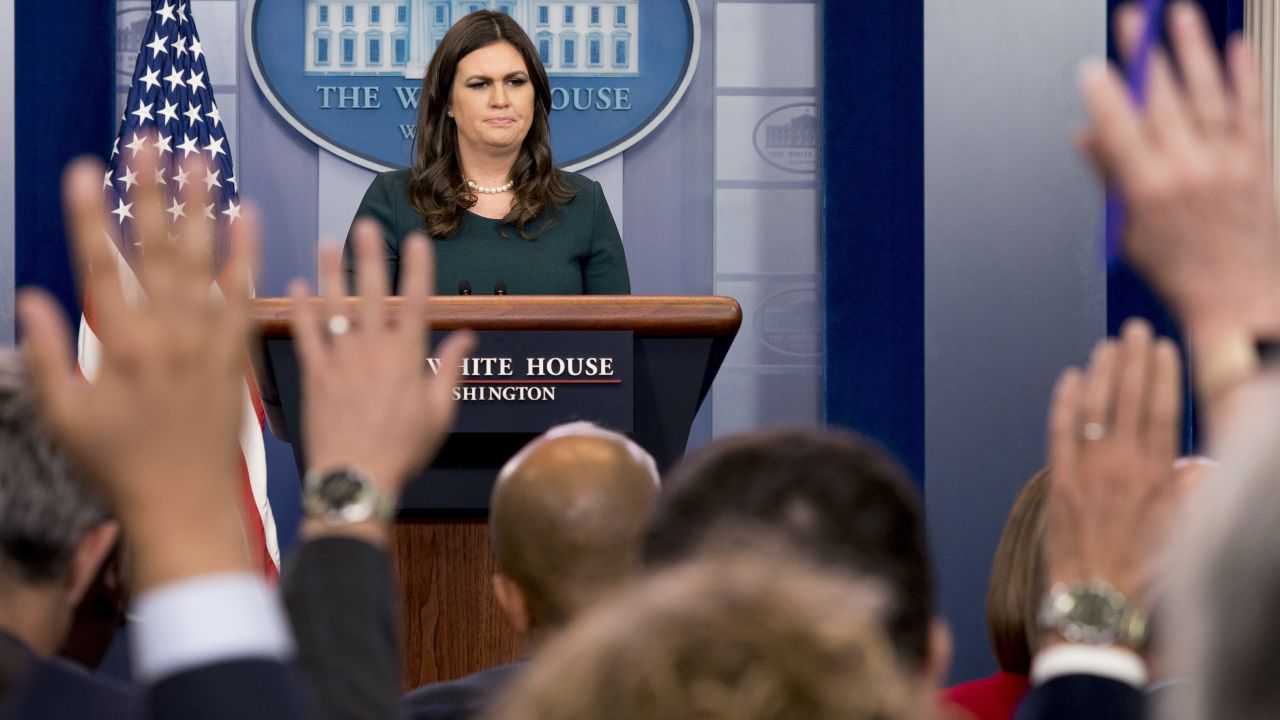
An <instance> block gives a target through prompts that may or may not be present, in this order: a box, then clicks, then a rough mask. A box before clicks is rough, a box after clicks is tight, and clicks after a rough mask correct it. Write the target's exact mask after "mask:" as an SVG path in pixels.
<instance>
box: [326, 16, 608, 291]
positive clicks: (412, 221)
mask: <svg viewBox="0 0 1280 720" xmlns="http://www.w3.org/2000/svg"><path fill="white" fill-rule="evenodd" d="M550 107H551V85H550V83H549V82H548V81H547V73H546V70H545V69H544V68H543V65H542V61H541V59H540V58H539V56H538V53H537V50H535V49H534V46H533V43H532V42H531V41H530V40H529V36H528V35H526V34H525V32H524V30H522V29H521V28H520V26H519V25H517V24H516V22H515V21H514V20H512V19H511V18H510V17H508V16H507V15H505V14H503V13H500V12H494V11H480V12H475V13H472V14H470V15H467V16H466V17H464V18H462V19H461V20H459V21H458V23H457V24H456V25H454V26H453V28H452V29H450V30H449V32H448V33H446V34H445V36H444V38H443V39H442V40H441V41H440V45H439V47H438V48H437V49H436V51H435V54H434V55H433V56H432V58H431V64H430V65H429V66H428V68H427V72H426V75H425V76H424V77H423V79H422V93H421V97H420V100H419V105H418V128H417V135H416V137H415V140H414V162H413V166H412V167H410V168H407V169H404V170H393V171H391V172H384V173H380V174H379V175H378V176H377V177H376V178H374V180H373V184H371V185H370V186H369V189H368V190H367V191H366V192H365V195H364V199H363V200H362V201H361V202H360V207H359V209H358V210H356V218H357V219H359V218H364V217H369V218H373V219H375V220H377V221H378V222H380V223H381V224H382V227H383V229H384V232H385V233H386V235H385V237H386V242H387V263H388V272H389V277H390V278H391V279H392V281H393V282H396V283H398V279H399V270H400V267H399V265H400V263H399V257H400V252H399V249H400V243H401V241H402V240H403V238H404V237H405V236H406V235H407V234H409V233H411V232H414V231H418V232H424V233H426V234H427V235H428V236H429V237H431V238H432V240H433V242H432V244H433V245H434V249H435V256H436V292H438V293H441V294H454V293H460V294H470V293H474V294H477V295H488V294H504V293H510V294H513V295H516V294H520V295H526V294H528V295H579V294H590V295H625V294H629V293H630V292H631V281H630V278H629V276H628V275H627V259H626V255H625V254H624V253H623V249H622V239H621V237H619V235H618V227H617V225H616V224H615V223H614V221H613V215H612V213H610V212H609V205H608V203H607V202H606V201H605V197H604V192H603V191H602V190H601V188H600V184H599V183H597V182H595V181H593V180H589V179H587V178H585V177H583V176H581V175H578V174H575V173H570V172H564V171H563V170H559V169H557V168H556V167H555V166H554V165H553V164H552V161H551V127H550V123H549V121H548V111H549V109H550ZM343 258H344V263H345V265H346V268H347V272H348V279H349V282H351V283H354V278H355V274H354V263H355V257H354V249H353V248H352V243H351V238H350V236H348V239H347V245H346V248H345V249H344V251H343Z"/></svg>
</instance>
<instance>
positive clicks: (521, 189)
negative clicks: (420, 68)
mask: <svg viewBox="0 0 1280 720" xmlns="http://www.w3.org/2000/svg"><path fill="white" fill-rule="evenodd" d="M498 42H508V43H511V44H512V45H513V46H515V48H516V50H517V51H518V52H519V53H520V55H521V57H523V58H524V64H525V66H526V67H527V68H528V71H529V81H530V82H531V83H532V84H533V91H534V102H533V118H532V122H531V124H530V127H529V134H528V135H526V136H525V139H524V143H523V144H522V145H521V147H520V155H519V157H517V158H516V163H515V165H514V166H513V167H512V168H511V180H512V181H513V182H514V183H515V190H514V192H515V196H516V197H515V202H514V203H512V205H511V212H509V213H507V216H506V217H504V218H503V219H502V222H503V224H506V225H514V226H515V228H516V230H517V231H519V233H520V237H522V238H524V239H525V240H532V239H533V236H531V235H530V234H529V233H528V232H527V230H526V225H527V224H528V223H529V222H530V221H532V220H533V219H534V218H536V217H538V215H539V214H541V213H542V211H543V210H546V209H548V208H556V209H558V208H559V206H561V205H564V204H565V203H567V202H569V201H570V200H572V199H573V198H574V195H575V193H574V191H573V190H572V189H570V188H569V186H568V185H566V184H565V182H564V179H563V178H562V177H561V175H560V171H559V170H557V169H556V168H555V165H553V164H552V162H551V124H550V121H549V120H548V117H547V115H548V113H549V112H550V109H551V83H550V82H548V80H547V71H546V69H545V68H543V66H542V59H541V58H540V57H539V56H538V51H537V50H536V49H535V48H534V47H533V42H532V41H530V40H529V36H528V35H526V34H525V32H524V30H522V29H521V28H520V26H519V25H517V24H516V21H515V20H512V19H511V18H510V17H508V16H507V15H506V14H505V13H500V12H497V11H494V10H481V11H479V12H474V13H471V14H470V15H467V16H466V17H464V18H462V19H461V20H459V21H458V23H457V24H456V25H454V26H453V27H452V28H450V29H449V32H447V33H445V36H444V38H443V39H442V40H441V41H440V46H439V47H437V48H436V51H435V53H434V54H433V55H432V56H431V64H430V65H428V66H427V73H426V75H424V76H423V77H422V92H421V98H420V101H419V103H418V129H417V134H416V135H415V137H414V161H413V176H412V178H411V179H410V180H409V191H408V197H407V198H406V199H407V200H408V201H409V205H410V206H411V207H413V209H414V210H416V211H417V212H418V213H419V214H420V215H422V216H423V217H424V218H426V221H427V231H428V232H429V233H430V234H431V236H432V237H436V238H447V237H449V236H451V235H453V234H454V233H455V232H457V230H458V224H459V223H460V222H461V221H462V214H463V213H464V212H466V211H467V209H469V208H471V207H474V206H475V204H476V195H475V193H473V192H471V190H470V189H469V188H468V187H467V185H466V181H465V180H464V179H463V177H462V168H461V165H460V164H459V161H458V129H457V126H456V125H454V123H453V122H452V121H450V120H449V118H448V117H446V115H445V113H446V108H448V105H449V98H450V94H451V92H452V90H453V78H454V76H455V75H456V74H457V71H458V63H459V62H460V61H461V60H462V58H464V57H466V56H467V55H470V54H471V53H473V52H475V51H476V50H479V49H480V48H482V47H487V46H489V45H492V44H494V43H498Z"/></svg>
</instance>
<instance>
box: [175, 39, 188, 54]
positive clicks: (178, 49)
mask: <svg viewBox="0 0 1280 720" xmlns="http://www.w3.org/2000/svg"><path fill="white" fill-rule="evenodd" d="M186 54H187V39H186V38H185V37H182V36H181V35H179V36H178V39H177V40H174V41H173V56H174V57H182V56H183V55H186Z"/></svg>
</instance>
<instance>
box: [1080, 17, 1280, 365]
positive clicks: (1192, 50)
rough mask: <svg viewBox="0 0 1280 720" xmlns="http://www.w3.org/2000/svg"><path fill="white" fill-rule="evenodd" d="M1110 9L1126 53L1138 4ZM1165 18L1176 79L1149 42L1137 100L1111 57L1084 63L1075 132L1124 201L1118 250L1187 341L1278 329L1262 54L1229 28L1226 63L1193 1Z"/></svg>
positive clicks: (1279, 225) (1277, 253)
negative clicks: (1142, 95)
mask: <svg viewBox="0 0 1280 720" xmlns="http://www.w3.org/2000/svg"><path fill="white" fill-rule="evenodd" d="M1117 19H1118V20H1119V22H1118V23H1117V27H1118V28H1119V37H1118V40H1119V41H1120V45H1121V48H1122V51H1124V52H1127V53H1131V52H1132V48H1133V47H1134V46H1135V45H1136V44H1137V39H1136V38H1137V37H1138V35H1139V34H1140V28H1141V25H1142V13H1141V10H1139V9H1138V8H1137V7H1136V5H1130V6H1127V7H1125V8H1124V9H1123V10H1122V12H1121V13H1120V15H1119V16H1118V18H1117ZM1169 21H1170V22H1169V35H1170V38H1171V41H1172V47H1173V51H1174V54H1175V59H1176V61H1177V65H1178V67H1179V69H1180V71H1181V72H1180V76H1181V82H1179V80H1178V79H1176V78H1175V75H1174V72H1173V70H1172V68H1171V63H1170V60H1169V58H1168V57H1167V56H1166V55H1165V54H1164V53H1162V52H1160V51H1156V52H1154V53H1153V55H1152V57H1151V59H1150V65H1149V73H1148V82H1147V96H1146V105H1145V107H1137V106H1136V105H1135V103H1134V101H1133V99H1132V98H1131V96H1130V94H1129V92H1128V91H1127V89H1126V87H1125V83H1124V80H1123V79H1122V77H1121V75H1120V73H1119V72H1118V71H1116V70H1115V69H1114V68H1108V67H1106V66H1105V65H1103V64H1102V63H1100V62H1095V63H1091V64H1087V65H1084V66H1082V72H1081V91H1082V93H1083V95H1084V101H1085V104H1086V106H1087V107H1088V110H1089V114H1090V117H1091V120H1092V127H1090V128H1089V130H1088V131H1087V132H1086V134H1085V135H1084V143H1083V144H1084V145H1085V149H1086V151H1087V152H1088V154H1089V155H1090V156H1091V158H1092V159H1093V161H1094V162H1095V164H1096V165H1097V166H1098V168H1099V170H1100V171H1102V172H1103V173H1104V174H1105V176H1106V177H1108V178H1109V179H1110V180H1111V181H1112V182H1114V183H1115V184H1116V187H1117V189H1118V190H1119V192H1120V193H1121V195H1122V196H1123V198H1124V200H1125V202H1126V209H1127V217H1126V222H1127V226H1126V228H1125V236H1124V252H1125V255H1126V257H1127V258H1128V259H1129V260H1130V261H1131V262H1132V263H1133V264H1134V266H1135V267H1137V268H1138V269H1139V270H1140V271H1141V272H1142V273H1143V275H1144V276H1145V277H1146V278H1147V279H1148V280H1149V281H1150V282H1151V283H1152V285H1153V286H1154V287H1155V288H1156V290H1157V291H1158V292H1159V293H1160V294H1161V296H1162V297H1163V298H1164V299H1165V300H1166V301H1167V302H1168V303H1169V305H1170V306H1171V307H1172V309H1173V310H1174V311H1175V312H1176V313H1177V314H1178V316H1179V317H1180V319H1181V320H1182V322H1183V323H1184V327H1185V328H1186V329H1187V330H1188V332H1189V333H1190V334H1191V335H1192V340H1193V342H1194V341H1195V339H1196V338H1195V336H1196V335H1197V334H1199V333H1211V334H1220V333H1221V332H1223V329H1224V326H1226V327H1237V328H1240V329H1243V330H1245V331H1247V332H1249V333H1252V334H1253V335H1267V336H1280V282H1277V280H1278V279H1280V213H1278V212H1277V208H1276V200H1275V188H1274V183H1273V181H1272V175H1271V163H1270V158H1271V152H1270V149H1269V147H1268V143H1267V140H1266V132H1265V130H1264V127H1263V111H1262V96H1261V90H1262V81H1261V75H1260V72H1259V69H1258V62H1257V60H1256V58H1255V57H1254V55H1253V51H1252V50H1251V49H1250V48H1249V47H1248V46H1247V45H1246V43H1245V42H1244V41H1243V40H1242V39H1241V38H1239V37H1236V38H1233V39H1232V40H1231V42H1230V43H1229V47H1228V50H1227V61H1228V62H1227V65H1228V69H1229V72H1227V73H1224V72H1223V68H1222V66H1221V63H1220V62H1219V60H1218V57H1217V52H1216V50H1215V48H1214V45H1213V42H1212V40H1211V38H1210V35H1209V31H1208V28H1207V26H1206V23H1205V20H1204V17H1203V14H1202V13H1201V11H1200V10H1199V9H1198V7H1197V6H1196V5H1194V4H1193V3H1190V2H1186V1H1185V0H1183V1H1179V2H1176V3H1174V4H1173V5H1172V6H1171V8H1170V12H1169ZM1228 78H1229V82H1227V79H1228Z"/></svg>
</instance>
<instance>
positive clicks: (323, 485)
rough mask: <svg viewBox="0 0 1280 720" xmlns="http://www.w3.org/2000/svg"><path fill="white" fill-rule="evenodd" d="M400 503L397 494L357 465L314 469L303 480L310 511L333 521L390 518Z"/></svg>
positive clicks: (303, 503)
mask: <svg viewBox="0 0 1280 720" xmlns="http://www.w3.org/2000/svg"><path fill="white" fill-rule="evenodd" d="M397 504H398V503H397V502H396V498H394V497H392V496H391V495H388V494H387V493H385V492H383V491H382V490H381V489H379V488H378V486H377V485H375V484H374V483H373V481H372V480H371V479H370V478H369V476H368V475H365V474H364V473H362V472H360V471H359V470H356V469H355V468H350V467H339V468H330V469H326V470H310V471H308V472H307V475H306V477H305V478H303V481H302V506H303V507H304V508H305V509H306V511H307V514H308V515H311V516H312V517H316V518H320V519H321V520H325V521H327V522H331V523H356V522H362V521H364V520H379V521H382V522H386V521H389V520H391V519H392V518H394V517H395V516H396V506H397Z"/></svg>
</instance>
